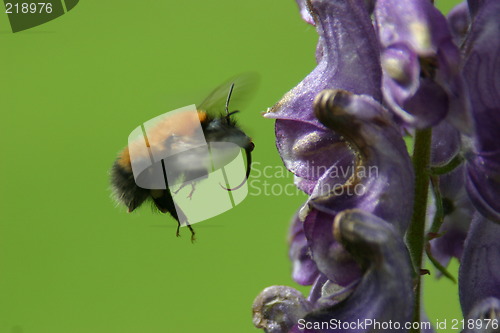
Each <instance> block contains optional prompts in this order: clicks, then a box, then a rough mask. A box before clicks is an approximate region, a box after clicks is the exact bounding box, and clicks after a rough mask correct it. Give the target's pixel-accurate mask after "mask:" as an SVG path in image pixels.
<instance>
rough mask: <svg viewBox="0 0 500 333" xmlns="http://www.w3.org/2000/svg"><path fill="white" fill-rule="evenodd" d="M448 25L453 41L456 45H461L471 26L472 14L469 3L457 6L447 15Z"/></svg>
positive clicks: (465, 2)
mask: <svg viewBox="0 0 500 333" xmlns="http://www.w3.org/2000/svg"><path fill="white" fill-rule="evenodd" d="M447 19H448V25H449V27H450V31H451V34H452V35H453V41H454V42H455V44H456V45H461V44H462V42H463V40H464V38H465V36H466V34H467V31H468V30H469V25H470V13H469V6H468V5H467V1H464V2H462V3H460V4H458V5H456V6H455V7H454V8H453V9H452V10H450V12H449V13H448V15H447Z"/></svg>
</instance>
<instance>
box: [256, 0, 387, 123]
mask: <svg viewBox="0 0 500 333" xmlns="http://www.w3.org/2000/svg"><path fill="white" fill-rule="evenodd" d="M311 4H312V10H313V11H314V14H315V18H316V29H317V31H318V34H319V39H320V41H319V43H320V44H321V45H322V48H323V56H322V57H321V60H320V62H319V64H318V66H317V67H316V68H315V69H314V70H313V71H312V72H311V73H310V74H309V75H308V76H307V77H306V78H305V79H304V80H303V81H302V82H300V83H299V84H298V85H297V86H296V87H295V88H293V89H292V90H290V91H289V92H288V93H287V94H285V96H284V97H283V98H282V99H281V100H280V101H279V102H278V103H277V104H276V105H274V106H273V107H272V108H271V109H270V110H269V112H268V113H267V114H266V115H265V116H266V117H268V118H275V119H290V120H297V121H300V122H306V123H310V124H312V125H316V126H318V127H319V128H322V129H324V127H323V126H322V125H321V124H319V122H318V121H317V119H316V117H315V116H314V114H313V112H312V103H313V100H314V97H315V96H316V94H317V93H319V92H320V91H321V90H323V89H327V88H331V89H345V90H348V91H351V92H353V93H356V94H367V95H370V96H372V97H374V98H375V99H376V100H378V101H380V100H381V98H382V96H381V91H380V80H381V70H380V64H379V58H378V54H379V48H378V44H377V41H376V37H375V31H374V29H373V26H372V24H371V20H370V17H369V15H368V12H367V10H366V8H365V4H364V2H363V0H346V1H340V0H330V1H329V0H312V1H311Z"/></svg>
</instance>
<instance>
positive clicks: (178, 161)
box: [110, 75, 256, 241]
mask: <svg viewBox="0 0 500 333" xmlns="http://www.w3.org/2000/svg"><path fill="white" fill-rule="evenodd" d="M255 82H256V77H254V76H250V75H246V76H240V77H237V78H234V79H231V80H229V81H227V82H226V83H224V84H222V85H220V86H219V87H217V88H216V89H215V90H213V91H212V92H211V93H210V94H209V96H208V97H207V98H205V99H204V100H203V102H202V103H201V104H199V105H198V107H197V109H196V114H195V118H197V119H193V117H192V116H190V115H189V114H186V113H177V114H174V115H172V116H169V117H168V118H165V119H164V120H162V121H160V122H158V123H157V124H156V125H155V126H154V127H152V128H151V129H150V130H149V131H148V135H147V140H146V144H147V146H148V147H155V148H156V149H157V150H160V151H163V153H165V152H167V153H166V155H171V156H176V157H175V158H174V157H172V158H170V160H169V161H168V162H167V161H166V159H162V160H161V161H160V162H158V163H161V165H160V164H158V165H157V167H158V168H161V169H160V170H162V171H163V181H164V186H163V187H162V188H153V189H152V187H147V188H144V187H141V186H139V185H138V184H137V183H138V182H137V177H135V178H134V172H133V161H132V159H131V152H133V151H134V146H135V145H137V144H138V143H136V142H132V143H130V141H129V145H128V146H127V147H125V148H124V149H123V150H122V151H121V152H120V153H119V155H118V158H117V159H116V160H115V162H114V164H113V166H112V168H111V172H110V174H111V187H112V189H113V192H114V195H115V198H116V199H117V201H118V202H120V203H122V204H124V205H125V206H127V207H128V211H129V212H132V211H134V210H135V209H136V208H138V207H140V206H141V205H142V204H143V203H144V202H146V201H151V202H152V206H153V208H154V209H155V210H158V211H160V212H161V213H169V214H170V215H171V216H172V217H173V218H174V219H175V220H176V221H177V231H176V236H177V237H179V230H180V227H181V222H185V223H186V226H187V227H188V228H189V230H190V231H191V241H194V240H195V231H194V230H193V228H192V226H191V224H189V221H187V220H186V218H185V216H184V214H183V213H182V211H180V210H179V209H178V207H177V209H176V205H175V203H174V200H173V197H172V191H171V186H170V187H169V185H172V182H183V185H182V186H181V188H182V187H184V186H185V184H188V183H190V182H189V180H197V181H199V179H201V178H203V176H207V175H208V174H209V170H208V169H207V164H206V163H204V161H203V159H204V157H203V154H201V153H198V152H197V151H198V150H199V144H197V143H196V142H197V140H196V138H195V136H196V133H197V129H199V128H200V125H201V131H202V136H203V139H204V140H205V141H206V143H207V144H210V143H216V142H217V143H220V142H223V143H224V142H227V143H232V144H234V145H236V146H238V147H240V148H242V149H244V151H245V155H246V171H245V178H244V180H243V181H242V183H241V184H240V185H238V186H236V187H234V188H226V187H224V186H222V185H221V186H222V187H223V188H224V189H225V190H227V191H233V190H236V189H238V188H240V187H241V186H243V185H244V183H245V182H246V180H247V179H248V177H249V175H250V170H251V164H252V155H251V152H252V151H253V149H254V143H253V142H252V139H251V138H250V137H248V136H247V135H246V134H245V133H244V132H243V131H242V130H241V129H240V127H239V126H238V125H237V123H236V121H235V119H234V115H235V114H236V113H238V112H239V111H238V110H233V111H229V104H230V101H231V100H232V99H233V100H234V97H233V98H232V97H231V96H233V91H234V92H235V93H237V94H238V96H241V95H242V93H243V91H245V92H249V89H250V88H251V87H252V86H254V84H255ZM235 95H236V94H235ZM179 147H182V149H181V150H182V151H184V152H185V151H189V152H190V153H189V154H186V153H184V154H175V152H176V149H177V150H179V149H180V148H179ZM143 155H144V156H140V158H144V159H147V158H149V157H148V156H146V155H147V154H146V153H143ZM167 174H169V177H167ZM186 180H188V181H187V182H186ZM169 182H170V184H169ZM191 185H192V190H191V193H190V194H189V197H190V196H191V195H192V194H193V192H194V190H195V182H194V181H193V182H191ZM179 190H180V188H179V189H177V190H176V192H174V194H175V193H177V191H179Z"/></svg>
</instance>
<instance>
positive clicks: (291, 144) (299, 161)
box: [276, 120, 353, 194]
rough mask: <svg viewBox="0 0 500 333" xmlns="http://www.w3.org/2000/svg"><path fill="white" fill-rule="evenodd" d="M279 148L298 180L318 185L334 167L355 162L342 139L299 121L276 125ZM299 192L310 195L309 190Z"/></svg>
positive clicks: (286, 165)
mask: <svg viewBox="0 0 500 333" xmlns="http://www.w3.org/2000/svg"><path fill="white" fill-rule="evenodd" d="M276 144H277V147H278V150H279V152H280V155H281V159H282V160H283V163H284V164H285V167H286V168H287V169H288V170H290V171H291V172H293V173H294V174H295V175H296V176H297V177H300V178H303V179H306V180H312V181H314V182H317V181H318V179H319V178H320V177H321V176H322V175H323V174H324V173H325V172H326V170H327V169H328V168H330V167H331V166H332V165H334V164H339V166H347V165H348V164H350V163H351V161H352V159H353V154H352V152H351V151H350V150H349V148H348V147H347V145H346V144H345V141H344V140H342V139H341V137H340V136H339V135H337V134H335V133H333V132H332V131H330V130H327V129H322V128H319V127H318V126H315V125H311V124H307V123H303V122H298V121H292V120H279V121H277V122H276ZM299 188H301V189H302V190H305V192H306V193H308V194H310V192H308V191H307V190H306V189H307V187H305V188H303V187H301V186H299Z"/></svg>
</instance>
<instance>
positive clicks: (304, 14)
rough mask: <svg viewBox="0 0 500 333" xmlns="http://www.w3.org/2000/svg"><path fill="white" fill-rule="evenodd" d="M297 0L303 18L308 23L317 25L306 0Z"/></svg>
mask: <svg viewBox="0 0 500 333" xmlns="http://www.w3.org/2000/svg"><path fill="white" fill-rule="evenodd" d="M295 1H296V2H297V5H298V6H299V11H300V16H302V19H303V20H304V21H306V23H308V24H311V25H315V23H314V19H313V17H312V15H311V13H309V9H307V4H306V0H295Z"/></svg>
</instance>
